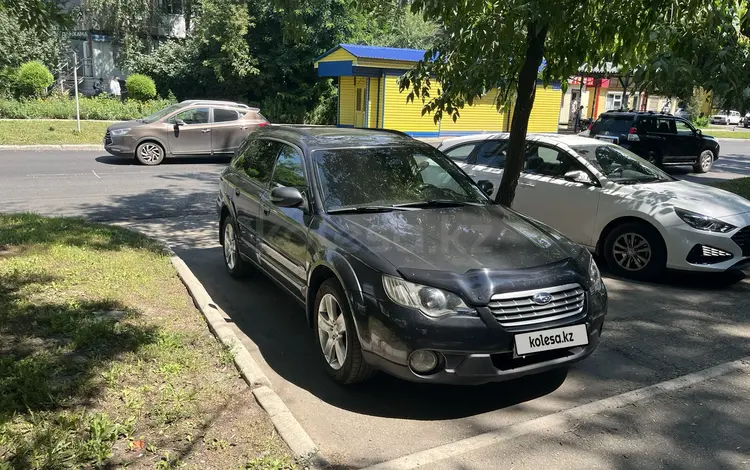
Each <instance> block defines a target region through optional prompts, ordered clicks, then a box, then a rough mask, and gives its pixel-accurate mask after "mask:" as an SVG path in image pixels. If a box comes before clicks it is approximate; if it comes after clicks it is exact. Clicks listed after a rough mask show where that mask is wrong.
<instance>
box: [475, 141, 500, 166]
mask: <svg viewBox="0 0 750 470" xmlns="http://www.w3.org/2000/svg"><path fill="white" fill-rule="evenodd" d="M507 147H508V142H506V141H504V140H491V141H489V142H485V143H484V145H482V146H481V147H480V148H479V150H478V151H477V155H476V159H475V160H476V161H475V162H474V163H475V164H477V165H484V166H488V167H492V168H505V149H506V148H507Z"/></svg>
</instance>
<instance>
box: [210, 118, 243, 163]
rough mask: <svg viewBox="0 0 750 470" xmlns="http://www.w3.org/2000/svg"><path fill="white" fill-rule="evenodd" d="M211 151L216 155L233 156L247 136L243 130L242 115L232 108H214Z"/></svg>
mask: <svg viewBox="0 0 750 470" xmlns="http://www.w3.org/2000/svg"><path fill="white" fill-rule="evenodd" d="M212 112H213V121H212V125H211V149H212V151H213V153H214V154H233V153H234V152H235V151H237V147H239V145H240V144H241V143H242V141H243V140H244V138H245V137H246V136H247V134H248V133H247V126H246V125H245V126H244V127H245V129H244V130H243V129H242V127H243V126H242V124H241V121H240V118H241V117H242V115H241V114H240V113H239V112H238V111H237V110H234V109H231V108H212Z"/></svg>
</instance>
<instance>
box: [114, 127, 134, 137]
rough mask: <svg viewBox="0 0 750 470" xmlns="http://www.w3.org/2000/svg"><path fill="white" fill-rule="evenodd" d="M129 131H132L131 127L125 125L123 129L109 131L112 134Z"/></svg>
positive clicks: (123, 133)
mask: <svg viewBox="0 0 750 470" xmlns="http://www.w3.org/2000/svg"><path fill="white" fill-rule="evenodd" d="M128 132H130V128H129V127H125V128H123V129H114V130H111V131H109V133H110V134H111V135H125V134H127V133H128Z"/></svg>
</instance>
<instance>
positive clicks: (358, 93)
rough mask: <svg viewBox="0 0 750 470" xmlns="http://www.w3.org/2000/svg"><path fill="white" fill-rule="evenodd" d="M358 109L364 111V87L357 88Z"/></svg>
mask: <svg viewBox="0 0 750 470" xmlns="http://www.w3.org/2000/svg"><path fill="white" fill-rule="evenodd" d="M357 111H362V88H357Z"/></svg>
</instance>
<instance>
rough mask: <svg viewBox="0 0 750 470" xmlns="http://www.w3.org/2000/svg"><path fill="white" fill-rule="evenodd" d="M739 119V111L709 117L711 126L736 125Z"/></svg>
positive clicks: (740, 117)
mask: <svg viewBox="0 0 750 470" xmlns="http://www.w3.org/2000/svg"><path fill="white" fill-rule="evenodd" d="M741 119H742V115H741V114H740V112H739V111H726V112H723V113H720V114H714V115H713V116H711V124H721V125H738V124H739V123H740V120H741Z"/></svg>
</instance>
